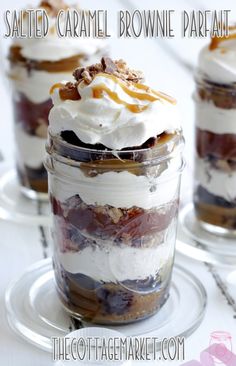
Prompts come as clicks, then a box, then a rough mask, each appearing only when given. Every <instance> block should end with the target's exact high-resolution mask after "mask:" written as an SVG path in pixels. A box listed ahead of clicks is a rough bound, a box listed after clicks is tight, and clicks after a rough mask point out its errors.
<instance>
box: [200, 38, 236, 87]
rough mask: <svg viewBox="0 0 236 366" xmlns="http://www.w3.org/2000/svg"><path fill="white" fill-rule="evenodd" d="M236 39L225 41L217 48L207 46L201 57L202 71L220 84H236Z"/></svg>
mask: <svg viewBox="0 0 236 366" xmlns="http://www.w3.org/2000/svg"><path fill="white" fill-rule="evenodd" d="M235 57H236V38H232V39H223V40H222V41H221V42H219V43H218V44H217V47H215V48H213V49H212V48H210V47H209V46H206V47H204V48H203V49H202V51H201V53H200V55H199V68H200V70H201V71H202V72H203V73H204V74H205V75H206V76H207V77H208V78H209V79H210V80H212V81H215V82H218V83H220V84H230V83H235V82H236V64H235Z"/></svg>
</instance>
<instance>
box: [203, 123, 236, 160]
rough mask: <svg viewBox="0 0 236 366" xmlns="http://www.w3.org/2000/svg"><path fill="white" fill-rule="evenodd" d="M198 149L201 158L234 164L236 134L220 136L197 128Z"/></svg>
mask: <svg viewBox="0 0 236 366" xmlns="http://www.w3.org/2000/svg"><path fill="white" fill-rule="evenodd" d="M222 124H224V121H222ZM196 148H197V153H198V156H199V157H201V158H206V157H213V158H217V159H223V160H228V162H229V163H230V162H231V160H232V162H233V161H235V159H236V134H228V133H225V134H219V133H213V132H209V131H205V130H201V129H200V128H197V129H196Z"/></svg>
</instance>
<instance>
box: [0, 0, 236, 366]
mask: <svg viewBox="0 0 236 366" xmlns="http://www.w3.org/2000/svg"><path fill="white" fill-rule="evenodd" d="M26 3H27V1H23V0H20V1H16V0H15V1H14V0H9V1H8V2H4V3H3V2H1V5H0V12H1V22H0V24H1V34H3V29H4V26H3V22H2V16H3V11H5V10H6V9H8V8H10V9H13V8H19V7H20V6H23V5H25V4H26ZM177 3H178V4H177ZM204 3H205V2H204V1H203V0H201V1H200V0H199V1H196V0H191V1H187V0H185V1H184V0H181V1H178V2H177V1H174V0H166V1H161V0H145V1H144V0H143V1H140V0H129V1H127V0H120V1H116V0H112V1H111V0H99V4H98V1H96V0H89V1H88V0H87V1H86V0H84V1H82V0H81V2H80V4H81V5H82V6H83V5H86V7H87V8H88V9H89V8H90V9H96V8H99V9H108V11H109V17H110V23H111V26H112V24H114V22H116V12H117V11H118V10H121V9H129V10H130V9H132V7H133V8H139V9H175V10H176V19H175V26H176V29H178V27H179V19H180V13H181V11H182V10H191V9H205V8H207V9H232V14H233V13H234V14H236V4H235V1H234V0H230V1H229V0H225V1H224V2H223V4H222V2H221V1H220V0H218V1H214V0H210V1H208V2H207V7H206V5H204ZM112 19H113V21H112ZM206 42H207V40H206V39H202V40H199V39H198V40H197V39H182V38H181V36H180V34H179V32H177V36H176V38H175V39H174V40H173V39H171V40H167V39H162V40H152V39H143V38H141V39H138V40H137V39H136V40H135V39H133V40H130V39H129V40H123V39H122V40H118V39H117V37H116V33H115V31H114V34H113V37H112V39H111V54H112V56H113V57H114V58H124V59H126V60H127V61H128V63H130V64H131V65H133V66H134V67H136V68H139V69H142V70H144V72H145V74H146V79H147V83H148V82H149V81H150V84H151V85H152V86H153V87H156V88H157V89H160V90H163V91H166V92H168V93H169V94H172V95H173V96H175V97H176V98H177V99H178V101H179V105H180V109H181V112H182V117H183V128H184V133H185V137H186V150H185V155H186V159H187V168H186V170H185V173H184V178H183V184H182V192H189V190H190V189H191V187H190V183H189V182H191V179H190V178H191V171H192V155H193V154H192V147H193V123H194V115H193V104H192V100H191V94H192V92H193V90H194V83H193V75H192V73H191V72H190V71H189V69H188V68H187V67H186V63H187V64H189V65H192V66H194V65H195V64H196V61H197V54H198V52H199V49H200V48H201V47H202V45H203V44H206ZM1 46H2V50H3V53H5V52H6V47H7V41H6V40H2V41H1ZM1 68H2V66H1ZM0 111H1V133H0V151H1V152H2V153H3V155H4V160H5V161H12V160H13V159H14V143H13V137H12V126H11V125H12V114H11V103H10V91H9V87H8V86H7V84H6V83H5V81H4V80H3V79H2V80H1V88H0ZM2 164H3V163H0V167H1V165H2ZM182 197H183V198H186V197H184V195H183V196H182ZM46 252H47V251H46ZM46 254H47V253H46ZM43 257H45V248H44V247H43V244H42V234H41V231H40V228H39V227H30V226H26V225H17V224H13V223H9V222H3V221H0V278H1V281H0V365H1V366H28V365H30V366H31V365H34V366H50V365H52V364H53V362H52V360H51V355H50V354H48V353H46V352H43V351H40V350H39V349H37V348H36V347H33V346H32V345H30V344H28V343H27V342H25V341H24V340H22V339H20V338H19V337H18V336H16V335H15V334H14V333H13V332H12V331H11V329H9V326H8V324H7V320H6V312H5V309H4V293H5V290H6V288H7V286H8V284H9V282H10V281H11V280H12V279H15V278H16V277H17V276H19V275H20V274H21V273H22V272H23V271H24V270H25V268H27V266H29V265H30V264H32V263H34V262H35V261H37V260H40V259H42V258H43ZM176 262H177V263H180V264H182V265H183V266H185V267H186V268H187V269H189V270H191V271H192V272H193V273H194V274H195V275H196V276H197V277H198V278H199V279H200V280H201V281H202V283H203V284H204V286H205V288H206V291H207V294H208V307H207V312H206V316H205V318H204V321H203V322H202V324H201V325H200V327H199V328H198V329H197V330H196V331H195V333H194V334H192V335H191V336H190V337H189V338H188V339H187V340H186V360H185V361H188V360H191V359H196V360H198V359H199V354H200V352H201V351H202V350H203V349H205V348H207V346H208V344H209V339H210V338H209V337H210V333H211V332H212V331H215V330H224V331H228V332H230V333H231V335H232V337H233V338H232V340H233V349H234V351H235V352H236V285H235V286H233V285H229V284H228V283H227V280H226V278H227V275H228V273H229V272H230V269H227V268H219V267H216V266H210V265H207V264H204V263H200V262H197V261H194V260H192V259H189V258H186V257H183V256H181V255H178V254H177V256H176ZM235 269H236V264H235ZM231 270H232V269H231ZM185 296H186V297H187V296H188V294H185ZM188 301H189V303H190V304H191V298H189V299H188ZM186 316H187V314H186ZM146 364H147V363H146ZM149 364H151V363H149ZM159 364H160V363H159ZM168 364H170V365H173V366H174V365H179V364H180V363H179V362H175V361H173V362H166V363H165V365H168Z"/></svg>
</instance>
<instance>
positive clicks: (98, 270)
mask: <svg viewBox="0 0 236 366" xmlns="http://www.w3.org/2000/svg"><path fill="white" fill-rule="evenodd" d="M174 242H175V235H173V237H170V236H169V237H168V241H164V242H163V243H162V244H160V245H158V246H157V247H154V248H134V247H130V246H127V245H119V246H117V245H115V244H113V243H102V244H101V245H98V244H97V245H94V246H93V247H91V246H88V247H86V248H84V249H83V250H80V251H78V252H73V251H67V252H64V253H62V252H59V253H58V254H57V255H58V260H59V262H60V263H61V265H62V266H63V268H64V269H65V270H66V271H67V272H70V273H74V274H75V273H80V274H84V275H86V276H89V277H91V278H93V279H94V280H96V281H103V282H114V283H116V282H119V281H121V282H122V281H125V280H145V279H147V278H150V277H153V278H156V276H157V274H159V275H161V272H162V270H166V266H171V264H172V259H173V255H174Z"/></svg>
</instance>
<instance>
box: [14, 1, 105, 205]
mask: <svg viewBox="0 0 236 366" xmlns="http://www.w3.org/2000/svg"><path fill="white" fill-rule="evenodd" d="M55 4H56V5H55ZM38 8H39V9H45V10H46V12H47V15H48V17H49V24H50V28H49V32H48V35H47V36H46V37H45V38H37V39H36V38H21V39H14V41H13V44H12V46H11V47H10V50H9V60H10V71H9V77H10V79H11V81H12V89H13V93H12V98H13V109H14V132H15V143H16V159H17V173H18V177H19V180H20V184H21V186H22V192H23V193H24V194H25V195H27V196H28V197H30V198H39V199H44V198H47V189H48V188H47V173H46V170H45V168H44V166H43V160H44V155H45V142H46V137H47V126H48V113H49V110H50V109H51V106H52V103H51V98H50V96H49V90H50V87H51V86H52V85H53V84H55V83H56V82H57V81H58V80H67V81H70V80H71V79H72V71H73V70H74V69H75V68H76V67H78V66H83V65H85V64H86V63H87V62H89V63H91V62H94V61H96V60H99V59H100V58H101V54H103V52H105V46H106V44H105V42H104V40H101V39H93V38H89V39H88V38H86V39H81V38H80V39H78V38H59V37H58V35H57V33H56V28H55V20H56V15H57V13H58V11H59V10H60V9H68V6H67V5H66V4H64V3H63V2H62V1H57V2H56V3H55V1H43V2H41V4H40V5H39V7H38ZM25 14H26V13H25ZM24 20H25V24H24V27H26V24H27V14H26V15H25V18H24ZM38 20H39V21H40V19H38ZM33 26H35V24H33Z"/></svg>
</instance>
